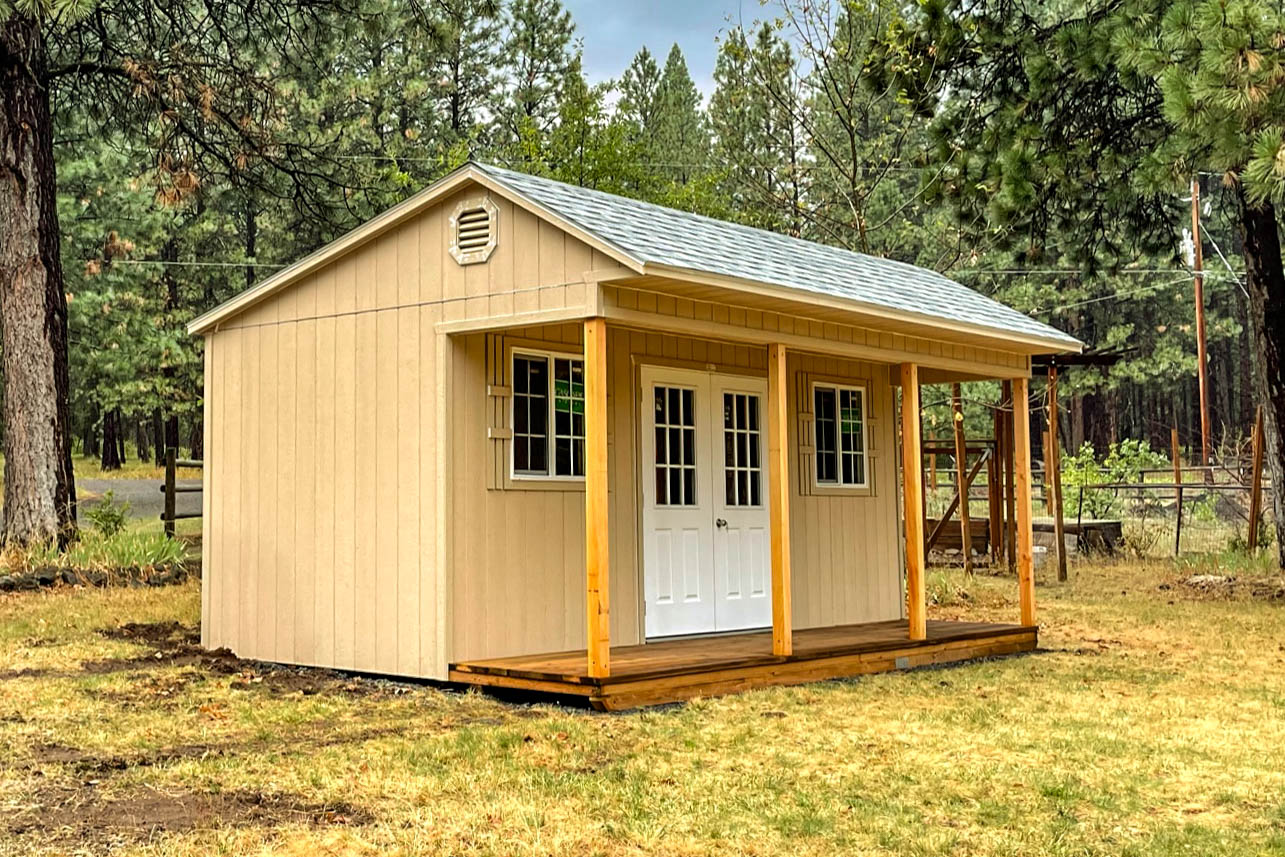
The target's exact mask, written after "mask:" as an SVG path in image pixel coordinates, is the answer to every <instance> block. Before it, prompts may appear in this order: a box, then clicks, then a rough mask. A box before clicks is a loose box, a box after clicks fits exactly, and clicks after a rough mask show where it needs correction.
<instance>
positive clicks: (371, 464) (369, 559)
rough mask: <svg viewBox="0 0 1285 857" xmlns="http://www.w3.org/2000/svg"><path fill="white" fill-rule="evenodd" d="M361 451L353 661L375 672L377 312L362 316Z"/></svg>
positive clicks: (358, 404)
mask: <svg viewBox="0 0 1285 857" xmlns="http://www.w3.org/2000/svg"><path fill="white" fill-rule="evenodd" d="M356 337H357V371H356V377H357V378H358V379H359V381H358V383H357V389H356V416H357V429H356V431H355V432H354V440H355V442H356V449H355V450H354V458H355V461H356V476H357V498H356V504H357V505H356V509H355V510H354V516H353V520H354V524H355V537H354V542H355V545H356V550H355V551H354V567H353V574H354V588H355V595H354V602H355V606H356V615H355V617H354V627H353V660H354V663H355V664H356V667H357V669H363V670H373V669H375V668H376V667H377V666H378V663H379V660H378V652H377V641H376V635H377V633H378V631H377V628H376V626H377V624H378V621H379V617H378V615H377V612H376V611H377V609H378V602H377V598H378V580H377V576H378V574H379V568H378V564H379V562H380V561H381V559H382V558H381V557H380V556H379V555H378V548H379V541H378V538H379V536H378V531H377V527H378V523H377V517H378V514H379V510H378V509H377V507H376V503H377V502H378V499H379V495H378V487H379V480H380V477H381V475H382V473H381V471H380V467H379V465H380V457H379V449H378V444H379V440H380V436H379V423H380V420H381V418H382V416H383V415H382V414H381V413H380V412H379V389H380V383H379V376H378V372H379V348H378V331H377V329H376V317H375V314H374V313H369V312H368V313H363V314H362V315H359V316H357V330H356Z"/></svg>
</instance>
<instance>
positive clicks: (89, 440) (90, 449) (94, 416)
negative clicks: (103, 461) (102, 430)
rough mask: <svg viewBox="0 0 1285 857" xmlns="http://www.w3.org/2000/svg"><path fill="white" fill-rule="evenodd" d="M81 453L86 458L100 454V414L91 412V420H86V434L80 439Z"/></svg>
mask: <svg viewBox="0 0 1285 857" xmlns="http://www.w3.org/2000/svg"><path fill="white" fill-rule="evenodd" d="M80 445H81V452H82V453H84V455H85V457H86V458H93V457H94V456H95V455H97V454H98V412H97V410H93V411H90V413H89V418H88V419H86V420H85V432H84V434H83V435H81V438H80Z"/></svg>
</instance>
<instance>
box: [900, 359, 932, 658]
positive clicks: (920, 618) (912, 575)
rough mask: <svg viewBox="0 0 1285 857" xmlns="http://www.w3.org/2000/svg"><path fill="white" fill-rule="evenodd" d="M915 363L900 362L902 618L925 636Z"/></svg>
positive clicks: (920, 453)
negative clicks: (903, 548)
mask: <svg viewBox="0 0 1285 857" xmlns="http://www.w3.org/2000/svg"><path fill="white" fill-rule="evenodd" d="M919 410H920V407H919V366H918V364H915V363H902V364H901V496H902V505H903V512H904V515H905V519H906V520H905V527H906V618H907V619H908V620H909V626H910V639H912V640H923V639H927V637H928V617H927V612H928V605H927V600H926V595H925V589H924V495H923V493H922V489H921V486H922V484H923V481H924V475H923V469H924V468H923V444H922V443H921V440H920V435H919Z"/></svg>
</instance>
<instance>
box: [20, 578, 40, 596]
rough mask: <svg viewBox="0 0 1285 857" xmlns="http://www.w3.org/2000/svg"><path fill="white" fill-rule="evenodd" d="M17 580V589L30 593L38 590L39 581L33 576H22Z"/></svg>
mask: <svg viewBox="0 0 1285 857" xmlns="http://www.w3.org/2000/svg"><path fill="white" fill-rule="evenodd" d="M17 580H18V589H20V590H23V591H24V592H30V591H31V590H33V589H39V588H40V581H39V580H37V579H36V576H35V575H34V574H24V575H22V576H20V577H18V578H17Z"/></svg>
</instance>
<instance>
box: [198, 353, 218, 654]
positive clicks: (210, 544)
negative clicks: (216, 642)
mask: <svg viewBox="0 0 1285 857" xmlns="http://www.w3.org/2000/svg"><path fill="white" fill-rule="evenodd" d="M202 350H203V355H202V356H203V362H204V372H203V374H202V378H203V380H204V384H203V385H202V395H201V408H202V415H201V424H202V425H203V426H204V428H205V449H204V451H203V452H202V454H203V455H204V456H205V467H203V468H202V469H201V570H202V574H201V644H202V645H204V646H207V647H208V646H209V645H210V641H211V628H212V626H213V624H214V617H213V615H212V612H211V605H212V604H213V603H214V595H213V593H212V592H211V589H212V587H213V580H212V577H213V576H212V575H211V574H210V573H209V570H210V569H212V568H214V533H215V530H216V528H215V527H214V526H213V524H212V523H211V519H212V517H213V514H212V513H213V497H214V462H213V461H212V460H211V457H210V450H211V449H213V448H214V447H213V446H212V445H211V444H210V440H211V438H212V437H213V436H215V435H217V434H218V430H217V427H216V426H215V425H214V408H213V407H212V406H211V398H212V397H213V396H214V395H216V394H217V393H216V391H218V387H219V383H218V381H219V376H218V370H217V368H216V366H215V363H214V337H213V336H206V337H205V339H204V341H203V342H202ZM219 392H221V391H219Z"/></svg>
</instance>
